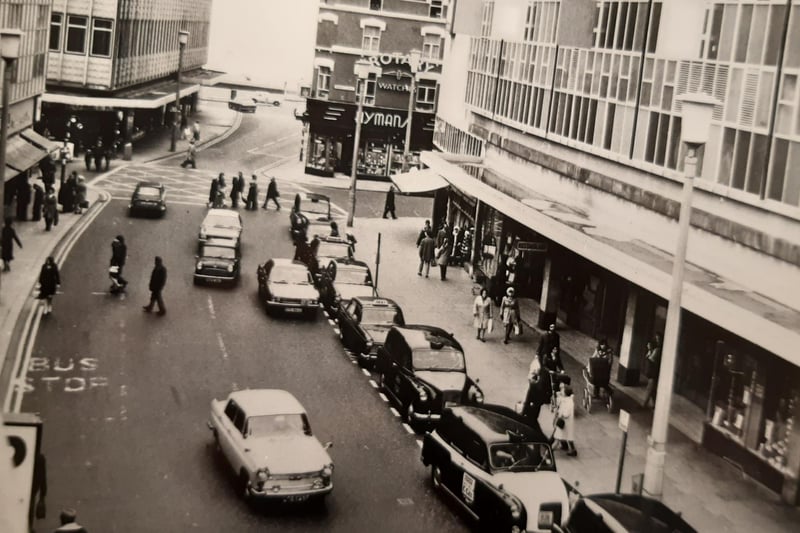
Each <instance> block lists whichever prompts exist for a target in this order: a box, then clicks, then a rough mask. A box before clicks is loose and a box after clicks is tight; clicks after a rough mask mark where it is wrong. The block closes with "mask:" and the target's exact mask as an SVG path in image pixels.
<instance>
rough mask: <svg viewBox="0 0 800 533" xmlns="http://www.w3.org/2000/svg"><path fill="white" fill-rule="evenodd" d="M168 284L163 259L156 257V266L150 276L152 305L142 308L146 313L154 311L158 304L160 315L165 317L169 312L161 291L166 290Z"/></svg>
mask: <svg viewBox="0 0 800 533" xmlns="http://www.w3.org/2000/svg"><path fill="white" fill-rule="evenodd" d="M166 284H167V268H166V267H165V266H164V262H163V261H162V259H161V258H160V257H159V256H156V259H155V266H154V267H153V272H152V273H151V274H150V286H149V288H150V303H149V304H147V305H145V306H144V307H143V308H142V309H144V311H145V312H146V313H149V312H150V311H152V310H153V305H154V304H158V314H159V315H163V314H165V313H166V312H167V309H166V308H165V307H164V300H163V299H162V298H161V291H163V290H164V286H165V285H166Z"/></svg>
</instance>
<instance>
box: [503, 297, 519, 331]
mask: <svg viewBox="0 0 800 533" xmlns="http://www.w3.org/2000/svg"><path fill="white" fill-rule="evenodd" d="M500 317H501V318H502V319H503V326H504V328H505V338H504V339H503V344H508V342H509V341H510V340H511V332H512V331H514V328H519V302H518V301H517V298H516V296H514V287H509V288H508V289H506V295H505V296H503V301H502V302H500Z"/></svg>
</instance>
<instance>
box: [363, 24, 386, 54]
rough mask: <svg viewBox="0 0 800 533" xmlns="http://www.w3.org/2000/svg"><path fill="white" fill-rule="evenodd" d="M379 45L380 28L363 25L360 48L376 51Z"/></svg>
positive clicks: (378, 49)
mask: <svg viewBox="0 0 800 533" xmlns="http://www.w3.org/2000/svg"><path fill="white" fill-rule="evenodd" d="M380 47H381V29H380V28H378V27H377V26H364V34H363V36H362V37H361V48H362V49H363V50H366V51H369V52H378V51H380Z"/></svg>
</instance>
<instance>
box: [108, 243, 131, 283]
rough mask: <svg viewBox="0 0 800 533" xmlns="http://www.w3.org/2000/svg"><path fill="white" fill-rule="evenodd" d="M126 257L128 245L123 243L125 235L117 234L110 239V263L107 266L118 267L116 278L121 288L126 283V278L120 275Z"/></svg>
mask: <svg viewBox="0 0 800 533" xmlns="http://www.w3.org/2000/svg"><path fill="white" fill-rule="evenodd" d="M127 258H128V245H126V244H125V237H123V236H122V235H117V238H116V239H114V240H113V241H111V264H110V265H109V266H115V267H119V270H117V276H116V279H117V281H118V282H119V283H120V284H121V285H122V289H123V290H125V287H126V286H127V285H128V282H127V280H125V278H123V277H122V268H123V267H124V266H125V261H126V260H127Z"/></svg>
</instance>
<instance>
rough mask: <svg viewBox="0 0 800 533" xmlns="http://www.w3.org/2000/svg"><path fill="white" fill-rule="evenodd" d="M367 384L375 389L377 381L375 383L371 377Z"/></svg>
mask: <svg viewBox="0 0 800 533" xmlns="http://www.w3.org/2000/svg"><path fill="white" fill-rule="evenodd" d="M369 384H370V385H372V388H373V389H377V388H378V384H377V383H375V380H374V379H371V380H369Z"/></svg>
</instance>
